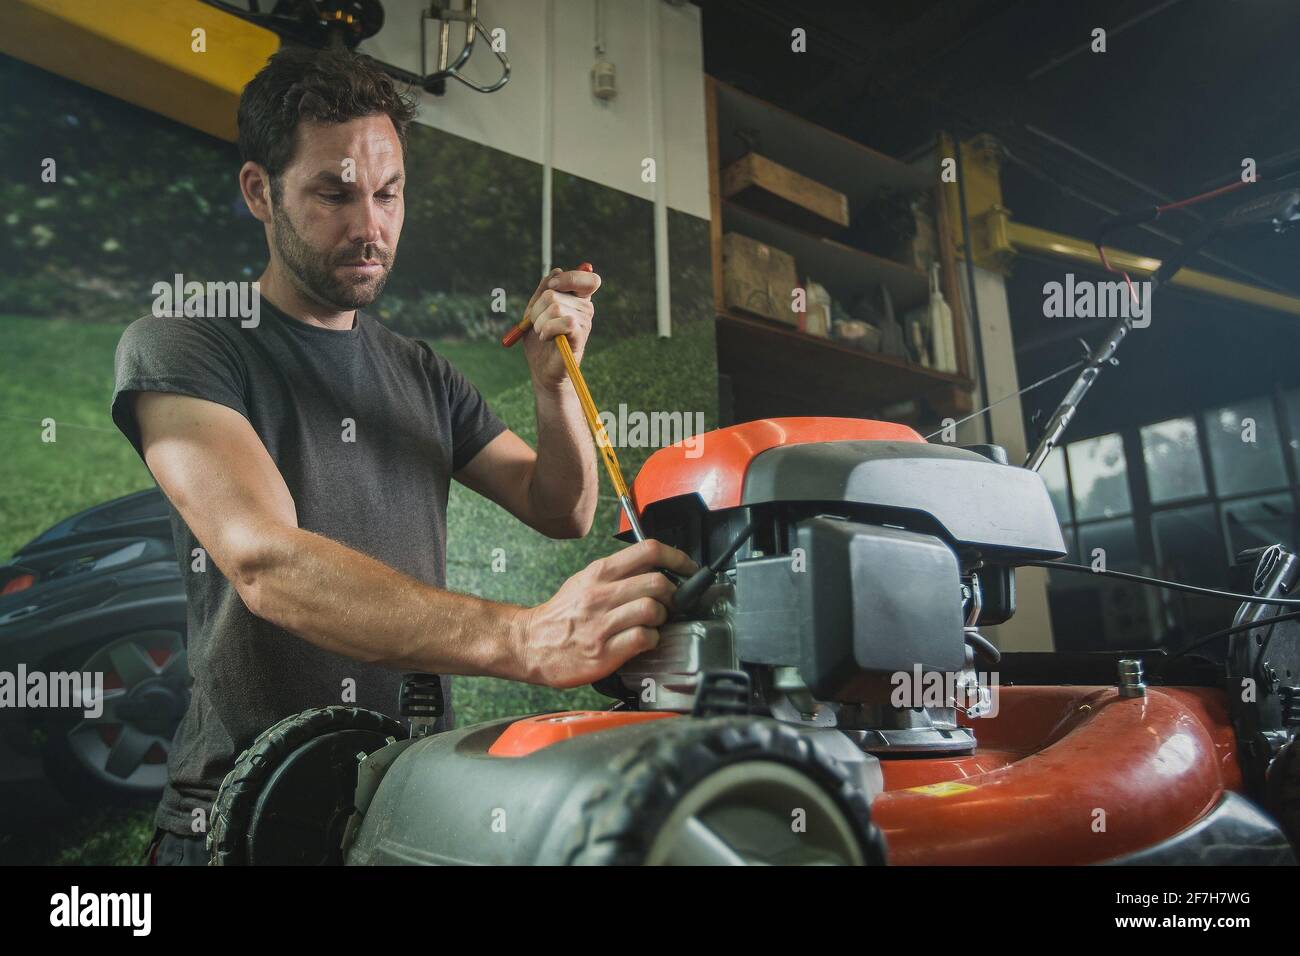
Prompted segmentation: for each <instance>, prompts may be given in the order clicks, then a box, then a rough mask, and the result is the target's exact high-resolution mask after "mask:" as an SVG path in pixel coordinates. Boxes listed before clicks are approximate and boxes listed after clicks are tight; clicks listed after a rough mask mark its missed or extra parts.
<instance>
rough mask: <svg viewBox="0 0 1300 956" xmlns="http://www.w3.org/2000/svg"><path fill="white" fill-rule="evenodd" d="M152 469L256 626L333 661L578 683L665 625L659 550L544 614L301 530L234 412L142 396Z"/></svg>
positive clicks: (602, 565) (600, 570)
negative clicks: (424, 577)
mask: <svg viewBox="0 0 1300 956" xmlns="http://www.w3.org/2000/svg"><path fill="white" fill-rule="evenodd" d="M135 411H136V419H137V421H138V422H139V424H140V432H141V441H142V447H143V450H144V456H145V462H146V463H147V464H148V466H149V469H150V471H152V472H153V475H154V478H155V479H157V481H158V484H159V486H160V487H161V488H162V490H163V492H164V493H165V494H166V495H167V497H168V499H169V500H170V501H171V502H172V504H173V505H174V506H175V507H176V509H177V511H179V512H180V514H181V517H182V518H184V519H185V522H186V524H187V525H188V526H189V528H190V530H191V531H193V532H194V535H195V537H196V538H198V540H199V542H200V544H201V545H202V546H203V547H204V548H205V549H206V550H207V551H208V554H209V555H210V556H211V558H212V560H213V562H214V563H215V564H216V565H217V567H218V568H219V569H220V570H221V572H222V573H223V574H224V575H225V576H226V577H227V578H228V579H229V580H230V581H231V583H232V585H233V586H234V587H235V589H236V590H237V591H238V593H239V596H240V597H241V598H242V599H243V601H244V603H245V604H246V605H247V606H248V608H249V610H250V611H252V613H254V614H255V615H257V616H258V617H261V618H264V619H265V620H267V621H270V622H271V623H273V624H276V625H278V626H280V627H283V628H284V629H285V630H287V631H289V632H291V633H293V634H296V635H298V636H299V637H301V638H303V639H304V640H307V641H310V642H311V643H313V644H316V645H319V646H321V647H324V648H326V649H328V650H331V651H334V652H335V653H338V654H342V655H345V656H348V657H353V658H356V659H359V660H365V661H373V662H376V663H382V664H385V665H387V666H390V667H394V668H401V669H406V670H420V671H432V672H435V673H444V674H481V675H487V676H495V677H504V678H508V679H512V680H523V681H529V682H532V683H544V684H549V685H552V686H565V687H571V686H577V685H579V684H583V683H587V682H589V681H591V680H594V679H597V678H599V677H602V676H604V675H606V674H608V673H610V672H612V671H613V670H614V669H615V668H616V667H618V665H619V664H621V663H622V662H623V661H625V660H627V659H628V658H629V657H632V656H633V655H634V654H637V653H640V652H641V651H643V650H646V649H647V648H649V647H653V646H654V644H655V643H657V641H658V633H657V631H656V630H655V629H656V628H657V627H658V625H659V624H661V623H662V622H663V620H664V619H665V617H666V605H667V604H668V603H669V600H670V597H669V594H668V593H667V592H666V591H665V583H666V579H665V578H664V577H663V575H660V574H657V573H655V572H653V571H652V569H653V568H654V567H658V566H662V567H669V568H673V569H675V570H678V571H680V572H682V573H689V572H690V570H692V569H693V563H692V562H691V561H690V559H689V558H687V557H686V555H684V554H682V553H681V552H680V551H676V550H675V549H671V548H668V547H667V546H665V545H662V544H659V543H657V542H646V543H643V544H640V545H636V546H634V547H633V548H629V549H627V550H625V551H623V552H621V553H620V554H617V555H614V556H612V557H610V558H606V559H602V560H600V561H597V562H594V563H593V564H592V565H590V566H588V567H587V568H585V569H584V570H583V571H581V572H579V573H578V574H577V575H574V577H572V578H570V579H569V581H568V582H566V583H565V585H564V587H562V588H561V589H560V591H559V592H558V593H557V594H556V596H555V597H554V598H552V599H551V600H550V601H547V602H545V603H544V604H541V605H539V606H538V607H536V608H522V607H518V606H514V605H507V604H497V603H494V602H491V601H484V600H481V599H479V598H475V597H471V596H469V595H464V594H456V593H453V592H449V591H445V590H442V589H440V588H435V587H432V586H430V585H426V584H424V583H423V582H420V581H417V580H415V579H414V578H411V577H408V576H407V575H404V574H402V573H400V572H398V571H396V570H394V569H393V568H390V567H388V566H387V565H385V564H383V563H382V562H379V561H376V560H375V559H373V558H370V557H368V556H366V555H364V554H361V553H360V552H357V551H354V550H352V549H351V548H348V547H346V546H345V545H342V544H340V543H338V542H336V541H332V540H330V539H328V538H325V537H323V536H321V535H318V534H314V533H312V532H309V531H305V530H303V529H301V528H299V527H298V520H297V511H296V508H295V506H294V502H293V498H292V496H291V495H290V493H289V490H288V488H287V486H286V485H285V483H284V479H283V477H282V476H281V475H280V472H279V470H278V469H277V468H276V466H275V463H274V462H273V461H272V460H271V457H270V455H269V454H268V453H267V451H266V448H265V446H264V445H263V444H262V442H261V440H260V439H259V438H258V436H257V433H256V432H255V431H253V428H252V426H251V425H250V424H249V423H248V421H247V420H246V419H245V418H244V417H243V416H242V415H240V414H239V413H238V412H236V411H234V410H232V409H229V408H226V407H225V406H223V405H219V404H217V403H214V402H208V401H204V400H202V399H197V398H191V397H188V396H183V395H173V394H163V393H156V392H143V393H140V394H139V395H137V396H136V399H135Z"/></svg>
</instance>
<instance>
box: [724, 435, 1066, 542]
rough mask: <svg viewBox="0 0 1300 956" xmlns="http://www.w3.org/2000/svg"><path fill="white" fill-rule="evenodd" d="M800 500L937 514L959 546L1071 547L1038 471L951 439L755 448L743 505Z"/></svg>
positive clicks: (851, 442) (939, 520) (932, 516)
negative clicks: (944, 441) (939, 442)
mask: <svg viewBox="0 0 1300 956" xmlns="http://www.w3.org/2000/svg"><path fill="white" fill-rule="evenodd" d="M797 501H806V502H839V501H845V502H850V503H853V504H859V505H867V506H871V507H876V508H882V509H889V510H894V511H899V512H913V513H915V514H919V515H922V516H926V517H928V518H930V519H933V522H935V523H937V525H938V527H939V528H940V529H942V530H943V531H944V532H946V534H947V535H948V536H950V537H951V538H952V540H953V542H954V543H955V544H956V545H958V546H961V547H965V548H972V549H975V550H977V551H979V552H980V553H981V554H984V555H987V556H990V557H995V558H996V557H1010V558H1014V557H1015V556H1016V555H1022V556H1025V557H1032V558H1059V557H1061V556H1062V555H1064V554H1065V543H1064V541H1063V540H1062V538H1061V526H1060V524H1059V523H1058V522H1057V519H1056V512H1055V511H1054V510H1053V509H1052V500H1051V497H1050V496H1049V495H1048V493H1047V486H1046V485H1044V484H1043V479H1042V477H1041V476H1040V475H1039V474H1038V473H1037V472H1033V471H1026V470H1025V469H1024V468H1016V467H1013V466H1010V465H1002V464H998V463H997V462H994V461H990V460H989V459H988V458H985V457H984V456H983V455H979V454H976V453H975V452H973V451H967V450H965V449H962V448H952V447H949V446H947V445H931V444H926V443H924V442H896V441H833V442H812V443H809V444H803V445H785V446H782V447H779V448H771V449H768V450H767V451H765V452H763V453H761V454H759V455H756V456H755V457H754V460H753V461H752V462H750V465H749V470H748V471H747V472H746V473H745V487H744V492H743V494H742V504H745V505H759V504H769V503H773V502H797ZM899 523H903V522H899Z"/></svg>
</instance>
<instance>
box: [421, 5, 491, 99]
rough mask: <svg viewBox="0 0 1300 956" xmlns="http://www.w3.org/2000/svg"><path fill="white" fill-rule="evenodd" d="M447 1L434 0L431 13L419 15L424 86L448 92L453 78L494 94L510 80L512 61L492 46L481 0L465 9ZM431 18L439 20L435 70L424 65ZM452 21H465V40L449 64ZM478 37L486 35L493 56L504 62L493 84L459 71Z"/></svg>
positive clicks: (438, 91)
mask: <svg viewBox="0 0 1300 956" xmlns="http://www.w3.org/2000/svg"><path fill="white" fill-rule="evenodd" d="M446 2H447V3H448V5H447V6H445V7H444V6H443V5H442V3H441V2H440V0H432V2H431V3H430V4H429V10H428V12H427V13H423V14H421V15H420V73H421V75H422V80H421V85H422V86H423V87H424V89H425V90H426V91H427V92H430V93H433V94H435V95H439V96H440V95H442V93H443V92H444V91H445V88H446V81H447V78H448V77H451V78H452V79H454V80H459V81H460V82H461V83H464V84H465V85H466V86H468V87H469V88H470V89H473V90H477V91H478V92H480V93H495V92H496V91H497V90H499V89H501V87H503V86H505V85H506V83H508V82H509V81H510V61H509V60H508V59H506V55H505V54H504V53H503V52H501V51H500V50H496V49H493V47H492V37H491V36H490V35H489V34H488V32H487V28H486V27H484V26H483V21H482V20H480V19H479V18H478V0H469V2H468V6H466V7H464V8H462V9H452V8H451V6H450V3H451V0H446ZM430 20H437V21H438V68H437V69H436V70H435V71H434V72H432V73H429V72H427V71H426V68H425V51H426V49H427V46H428V44H427V41H426V39H425V32H426V23H427V22H428V21H430ZM453 20H458V21H461V22H463V23H464V24H465V43H464V45H463V46H462V47H461V50H460V53H458V54H457V55H456V59H455V61H454V62H452V63H450V64H448V62H447V58H448V40H449V37H450V34H451V23H452V21H453ZM479 36H481V37H483V41H484V42H485V43H487V45H488V49H489V50H491V51H492V55H493V56H495V57H496V58H497V60H498V61H499V62H500V63H501V78H500V79H499V80H497V81H496V82H495V83H493V84H492V85H491V86H480V85H479V84H477V83H475V82H474V81H473V80H471V79H469V78H467V77H465V76H462V75H461V72H460V71H461V69H462V68H463V67H464V66H465V64H466V63H468V62H469V58H470V54H471V53H473V51H474V41H475V39H476V38H477V37H479Z"/></svg>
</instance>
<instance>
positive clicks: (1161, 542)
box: [1151, 505, 1233, 647]
mask: <svg viewBox="0 0 1300 956" xmlns="http://www.w3.org/2000/svg"><path fill="white" fill-rule="evenodd" d="M1151 530H1152V532H1153V533H1154V536H1155V544H1156V555H1157V558H1156V560H1157V562H1158V564H1157V568H1156V576H1157V577H1161V578H1168V579H1169V580H1171V581H1181V582H1183V583H1185V584H1199V585H1202V586H1205V587H1225V586H1226V585H1227V584H1228V555H1227V552H1226V551H1225V550H1224V547H1223V543H1222V538H1221V537H1220V535H1219V525H1218V521H1217V520H1216V517H1215V511H1214V506H1213V505H1195V506H1193V507H1190V508H1179V509H1177V510H1174V511H1161V512H1157V513H1156V514H1155V515H1153V516H1152V519H1151ZM1160 600H1161V601H1162V602H1163V605H1164V609H1165V614H1166V620H1167V623H1168V626H1167V627H1166V629H1165V631H1164V634H1163V635H1161V642H1162V643H1164V644H1166V645H1167V646H1170V647H1181V646H1183V645H1185V644H1186V643H1187V642H1188V641H1190V640H1192V639H1194V638H1196V637H1198V636H1200V635H1202V634H1208V633H1209V632H1211V631H1215V630H1218V629H1219V628H1221V627H1225V626H1227V625H1228V624H1229V623H1231V618H1232V612H1233V605H1232V604H1231V603H1229V602H1226V601H1219V600H1216V599H1214V598H1209V597H1202V596H1200V595H1194V594H1184V593H1181V592H1177V591H1167V592H1161V597H1160Z"/></svg>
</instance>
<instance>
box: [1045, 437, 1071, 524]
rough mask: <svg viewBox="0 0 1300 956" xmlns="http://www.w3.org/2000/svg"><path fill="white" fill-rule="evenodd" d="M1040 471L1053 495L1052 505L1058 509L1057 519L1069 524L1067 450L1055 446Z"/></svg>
mask: <svg viewBox="0 0 1300 956" xmlns="http://www.w3.org/2000/svg"><path fill="white" fill-rule="evenodd" d="M1038 473H1039V474H1040V475H1042V476H1043V484H1045V485H1047V493H1048V494H1049V495H1051V496H1052V507H1053V508H1055V509H1056V520H1057V521H1059V522H1060V523H1061V524H1063V525H1066V524H1069V523H1070V489H1069V487H1067V485H1066V481H1065V452H1064V451H1063V450H1062V449H1060V448H1053V449H1052V453H1051V454H1050V455H1048V456H1047V460H1046V461H1045V462H1043V467H1042V468H1040V469H1038Z"/></svg>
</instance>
